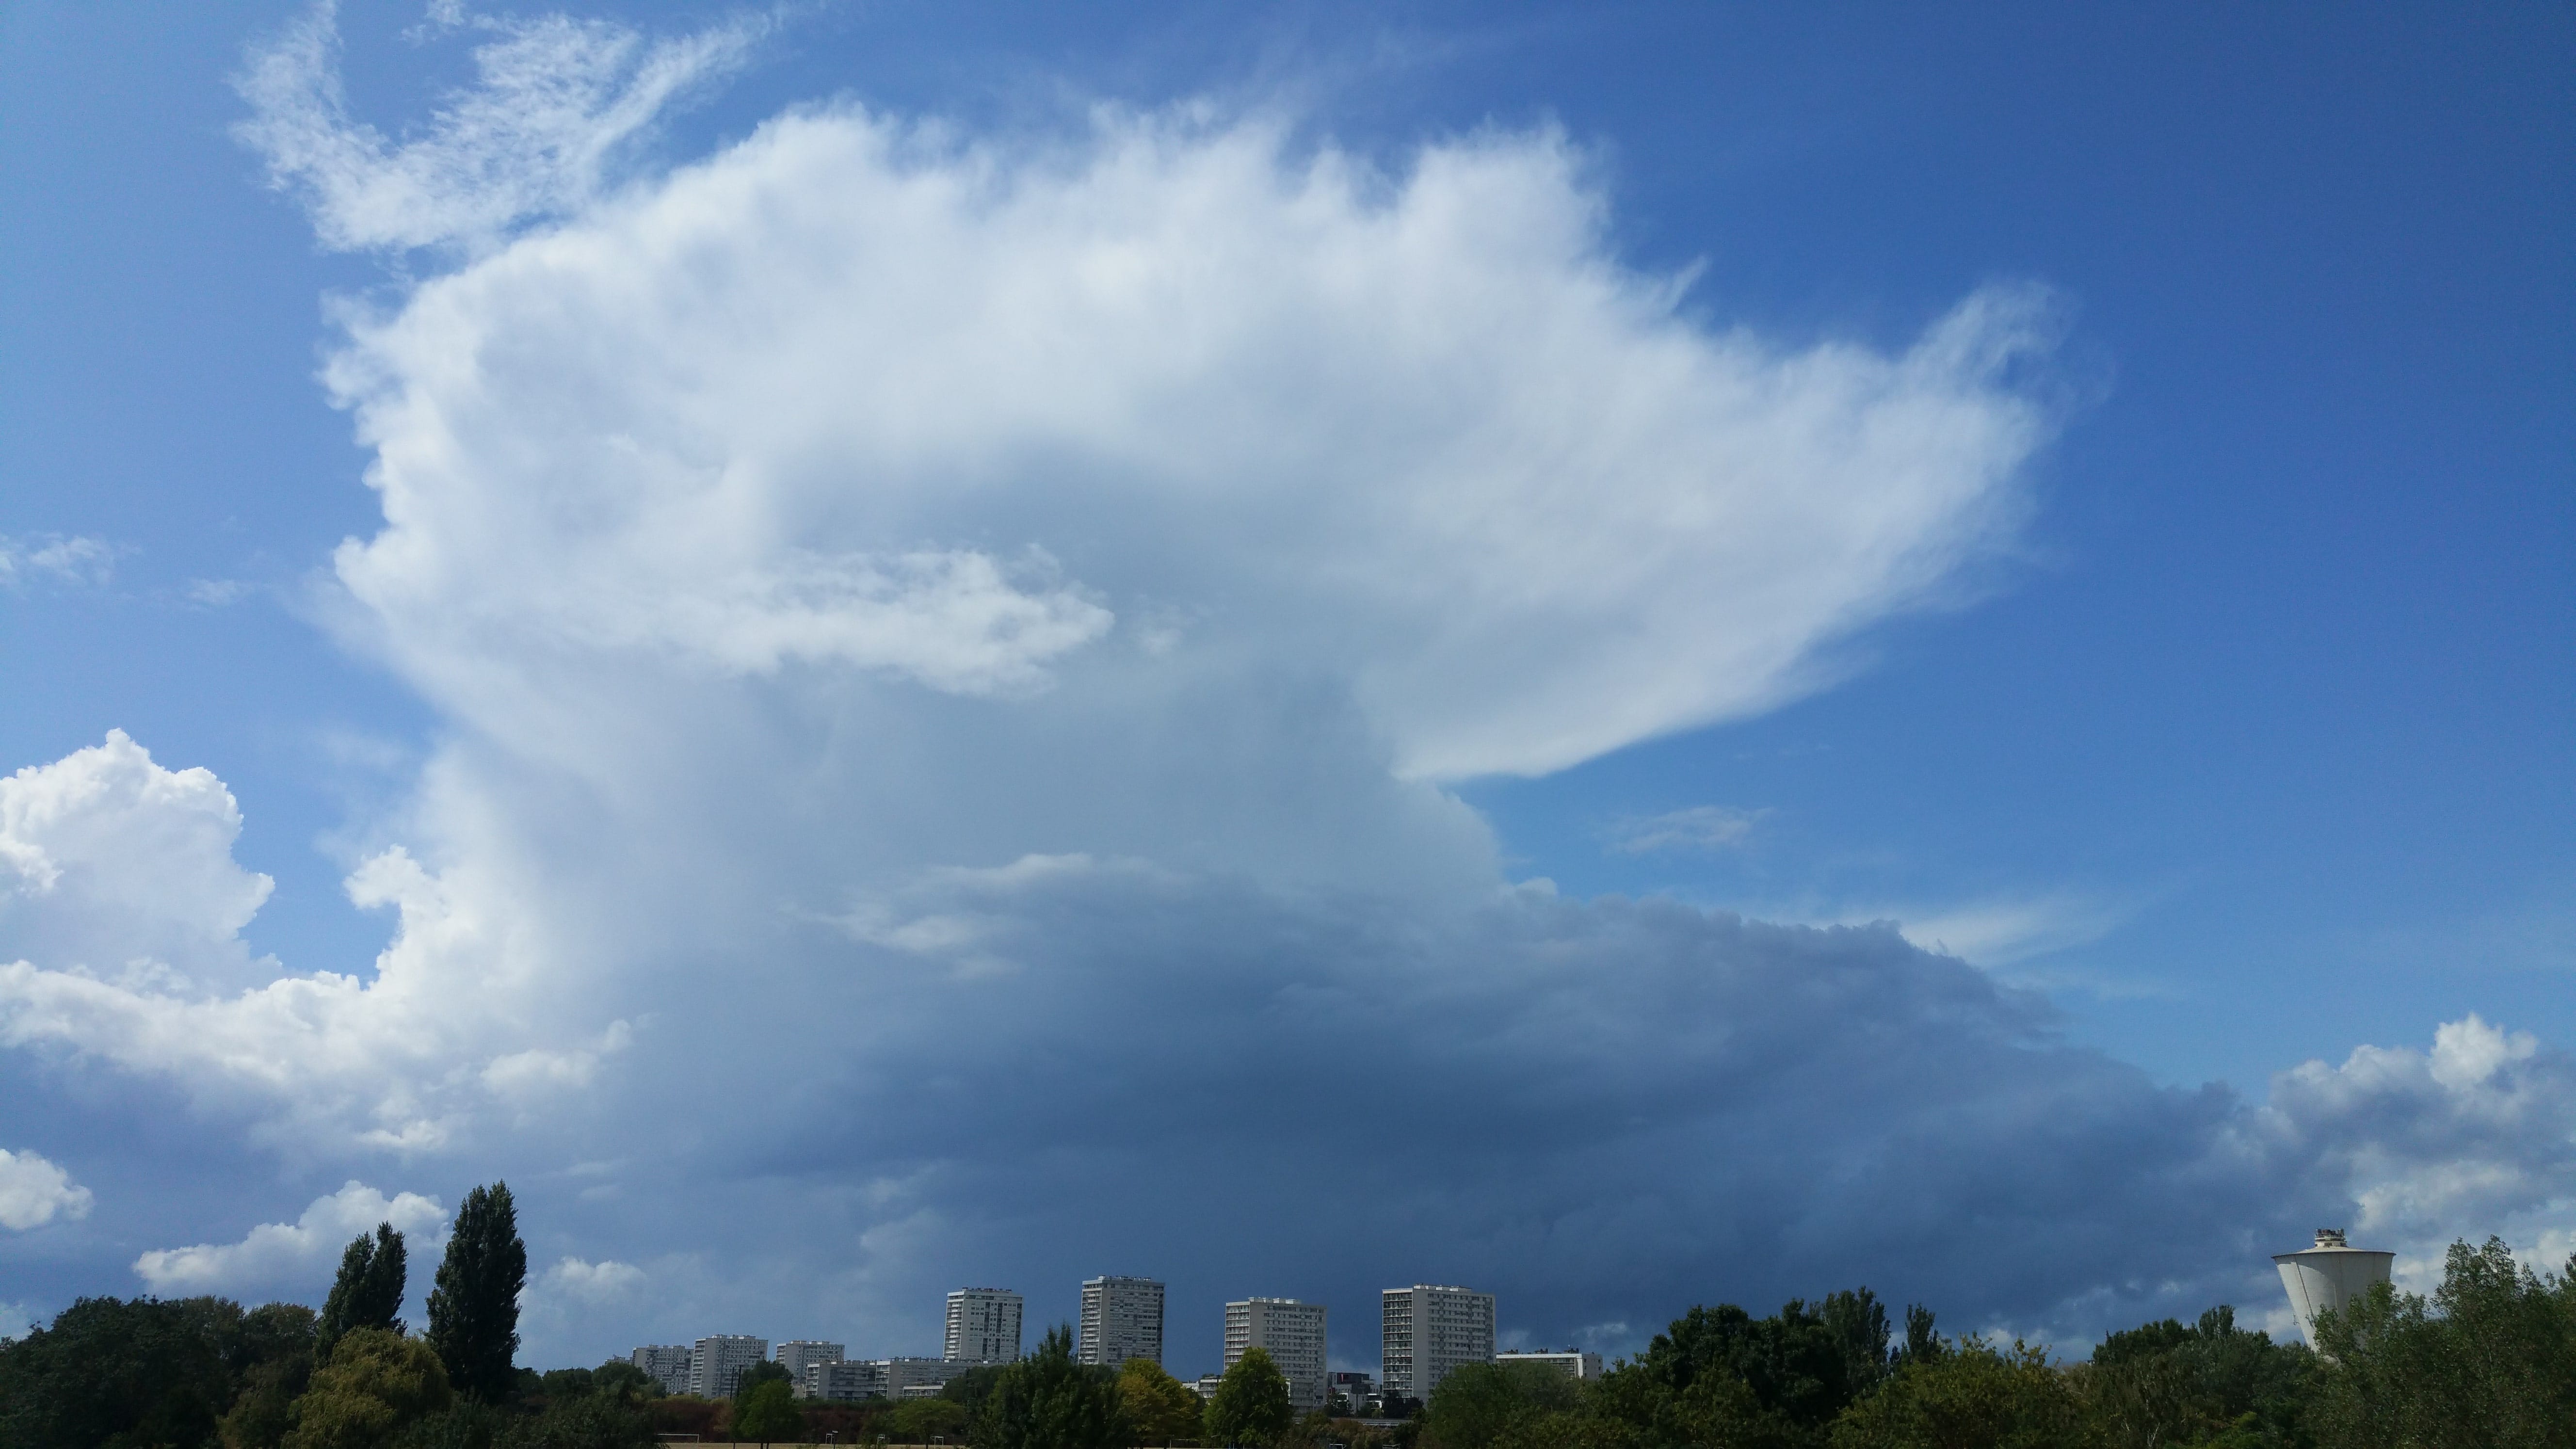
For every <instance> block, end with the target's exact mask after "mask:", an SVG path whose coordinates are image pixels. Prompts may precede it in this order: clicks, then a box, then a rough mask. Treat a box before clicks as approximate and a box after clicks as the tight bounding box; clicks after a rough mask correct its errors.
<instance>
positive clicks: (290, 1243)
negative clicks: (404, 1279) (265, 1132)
mask: <svg viewBox="0 0 2576 1449" xmlns="http://www.w3.org/2000/svg"><path fill="white" fill-rule="evenodd" d="M446 1220H447V1212H446V1210H445V1209H444V1208H442V1207H440V1206H439V1205H438V1200H437V1199H435V1198H428V1197H423V1196H421V1195H420V1194H418V1193H411V1192H406V1193H398V1194H396V1195H395V1196H393V1197H387V1196H385V1195H384V1194H383V1193H382V1192H379V1191H378V1190H376V1189H375V1188H372V1187H369V1186H367V1185H366V1184H364V1183H361V1182H357V1181H354V1180H353V1181H351V1182H349V1183H348V1184H346V1185H345V1186H343V1187H342V1188H341V1189H340V1190H339V1191H338V1192H335V1193H333V1194H331V1195H330V1196H328V1197H321V1198H316V1199H314V1200H313V1204H312V1206H310V1207H308V1208H306V1209H305V1210H304V1214H303V1216H302V1217H300V1218H298V1219H296V1220H295V1221H294V1222H292V1223H261V1224H260V1225H259V1226H257V1227H254V1228H252V1229H251V1230H250V1232H249V1233H247V1234H245V1235H244V1236H243V1238H242V1240H241V1241H240V1242H237V1243H200V1244H198V1245H196V1246H195V1247H191V1248H163V1249H157V1250H155V1251H152V1252H148V1253H145V1254H144V1255H143V1256H141V1257H139V1258H137V1259H135V1260H134V1272H135V1274H136V1276H138V1277H140V1278H141V1279H142V1280H143V1281H144V1284H145V1285H146V1286H148V1287H149V1288H150V1289H151V1290H152V1291H153V1292H155V1293H158V1294H162V1295H164V1296H169V1297H178V1296H182V1295H186V1294H194V1293H234V1292H239V1291H241V1290H243V1289H245V1288H272V1289H274V1288H288V1289H310V1288H312V1287H314V1286H315V1285H317V1284H327V1283H328V1282H329V1281H330V1278H331V1274H332V1273H333V1272H334V1271H335V1270H336V1269H337V1268H338V1267H339V1263H340V1252H341V1250H342V1249H343V1248H345V1247H347V1246H348V1243H349V1240H350V1239H351V1238H354V1237H356V1236H358V1235H359V1234H361V1233H365V1232H370V1231H372V1230H373V1229H374V1228H375V1226H376V1225H377V1224H378V1223H388V1222H389V1223H391V1224H393V1226H394V1230H395V1231H396V1232H399V1233H402V1234H404V1235H405V1238H406V1243H405V1247H406V1249H407V1251H408V1257H409V1262H410V1264H411V1268H412V1272H413V1275H414V1277H415V1278H416V1279H418V1278H423V1277H425V1276H426V1275H425V1273H424V1272H423V1268H424V1266H425V1265H426V1264H427V1263H430V1262H434V1261H435V1260H434V1259H430V1258H429V1250H431V1249H434V1248H435V1247H437V1245H438V1242H439V1230H440V1228H441V1226H442V1225H443V1224H444V1223H445V1222H446Z"/></svg>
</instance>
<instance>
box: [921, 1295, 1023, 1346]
mask: <svg viewBox="0 0 2576 1449" xmlns="http://www.w3.org/2000/svg"><path fill="white" fill-rule="evenodd" d="M939 1356H940V1357H941V1358H945V1359H951V1360H957V1359H963V1360H965V1361H966V1362H969V1363H1017V1362H1019V1358H1020V1295H1018V1294H1017V1293H1014V1292H1012V1291H1011V1290H1010V1289H1008V1288H960V1289H958V1290H957V1291H956V1292H954V1293H951V1294H949V1295H948V1343H947V1346H946V1347H945V1348H943V1349H942V1350H940V1355H939Z"/></svg>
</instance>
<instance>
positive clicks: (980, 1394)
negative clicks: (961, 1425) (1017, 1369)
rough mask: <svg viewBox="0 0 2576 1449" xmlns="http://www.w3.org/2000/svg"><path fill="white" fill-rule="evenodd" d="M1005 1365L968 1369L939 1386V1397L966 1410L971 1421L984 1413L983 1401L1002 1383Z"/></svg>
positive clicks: (991, 1395) (989, 1365)
mask: <svg viewBox="0 0 2576 1449" xmlns="http://www.w3.org/2000/svg"><path fill="white" fill-rule="evenodd" d="M1007 1367H1008V1365H1005V1364H987V1365H984V1366H983V1367H980V1368H970V1369H967V1370H966V1371H964V1372H963V1373H960V1374H958V1375H957V1376H956V1377H954V1378H952V1379H950V1380H949V1381H948V1382H946V1383H944V1384H941V1385H940V1386H939V1397H941V1398H943V1399H946V1400H947V1401H948V1402H950V1403H952V1404H956V1405H959V1406H960V1407H962V1408H964V1409H965V1410H966V1417H967V1418H968V1419H970V1420H971V1419H973V1418H974V1417H975V1416H976V1415H978V1414H981V1413H983V1412H984V1401H985V1400H986V1399H989V1398H991V1397H993V1387H994V1385H996V1384H999V1383H1000V1382H1001V1381H1002V1374H1003V1371H1004V1370H1005V1369H1006V1368H1007Z"/></svg>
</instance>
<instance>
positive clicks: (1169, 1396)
mask: <svg viewBox="0 0 2576 1449" xmlns="http://www.w3.org/2000/svg"><path fill="white" fill-rule="evenodd" d="M1118 1406H1119V1409H1120V1411H1121V1412H1122V1413H1124V1414H1125V1415H1126V1416H1127V1423H1128V1426H1129V1427H1130V1428H1132V1429H1134V1430H1135V1432H1136V1439H1137V1442H1139V1443H1142V1444H1161V1443H1164V1442H1166V1441H1169V1440H1173V1439H1196V1438H1197V1437H1198V1436H1199V1429H1200V1427H1201V1425H1202V1424H1203V1422H1204V1421H1205V1419H1206V1409H1207V1405H1206V1403H1205V1402H1204V1401H1202V1400H1201V1399H1200V1398H1199V1391H1198V1390H1196V1389H1194V1388H1191V1387H1190V1386H1189V1385H1188V1384H1185V1383H1182V1382H1181V1381H1180V1380H1179V1379H1176V1378H1174V1377H1172V1376H1171V1375H1170V1374H1167V1373H1165V1372H1163V1366H1162V1365H1161V1364H1158V1363H1156V1362H1154V1361H1153V1360H1152V1359H1150V1358H1131V1359H1129V1360H1127V1363H1126V1365H1125V1366H1124V1367H1122V1368H1120V1369H1119V1370H1118Z"/></svg>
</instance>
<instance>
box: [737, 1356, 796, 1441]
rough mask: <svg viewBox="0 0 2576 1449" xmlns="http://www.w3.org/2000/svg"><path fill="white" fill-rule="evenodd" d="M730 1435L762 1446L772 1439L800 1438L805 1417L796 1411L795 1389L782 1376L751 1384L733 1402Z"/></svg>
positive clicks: (738, 1439) (746, 1376)
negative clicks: (731, 1433)
mask: <svg viewBox="0 0 2576 1449" xmlns="http://www.w3.org/2000/svg"><path fill="white" fill-rule="evenodd" d="M744 1377H745V1378H748V1377H750V1375H748V1374H746V1375H744ZM733 1437H734V1438H735V1440H737V1441H740V1440H745V1439H748V1440H752V1441H754V1442H757V1443H760V1444H763V1445H766V1444H768V1443H769V1442H770V1441H772V1440H774V1439H791V1440H798V1439H803V1438H804V1437H805V1416H804V1415H803V1414H800V1413H798V1412H796V1391H795V1390H793V1389H791V1388H789V1387H788V1386H787V1381H786V1380H785V1379H768V1380H765V1381H763V1382H761V1383H758V1384H754V1385H753V1386H752V1387H751V1388H750V1389H748V1390H746V1391H745V1392H744V1393H743V1395H742V1396H741V1397H740V1398H738V1399H736V1400H735V1401H734V1410H733Z"/></svg>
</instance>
